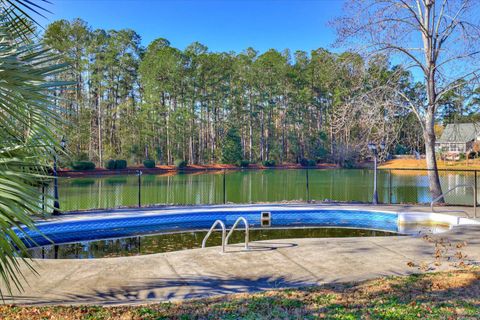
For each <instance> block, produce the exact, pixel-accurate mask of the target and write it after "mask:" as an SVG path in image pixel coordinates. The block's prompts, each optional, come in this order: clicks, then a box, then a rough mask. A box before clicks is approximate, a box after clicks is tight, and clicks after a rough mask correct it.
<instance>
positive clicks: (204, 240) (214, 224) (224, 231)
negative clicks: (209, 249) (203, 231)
mask: <svg viewBox="0 0 480 320" xmlns="http://www.w3.org/2000/svg"><path fill="white" fill-rule="evenodd" d="M217 225H220V227H221V228H222V253H224V252H225V236H226V234H227V228H226V227H225V223H223V221H222V220H215V222H214V223H213V224H212V226H211V227H210V230H208V233H207V235H206V236H205V238H203V241H202V248H205V246H206V244H207V239H208V237H210V235H211V234H212V232H213V230H215V227H216V226H217Z"/></svg>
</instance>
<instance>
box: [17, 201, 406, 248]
mask: <svg viewBox="0 0 480 320" xmlns="http://www.w3.org/2000/svg"><path fill="white" fill-rule="evenodd" d="M263 211H264V210H261V209H259V210H247V209H246V210H244V211H243V210H240V211H237V210H236V211H231V210H228V209H226V208H218V211H217V210H214V211H211V210H209V211H202V210H195V209H190V212H185V213H173V214H168V213H167V214H166V213H161V210H159V214H150V215H141V214H139V215H138V216H135V215H133V214H132V215H129V216H127V217H120V218H119V217H115V218H113V217H112V218H110V217H106V218H97V219H88V218H87V219H83V220H65V221H54V222H45V223H39V224H37V228H38V231H32V230H28V229H27V230H26V233H27V234H28V236H29V237H30V240H28V239H27V238H26V237H25V235H24V234H23V233H20V232H18V231H17V232H18V233H19V235H20V236H21V237H22V238H23V240H24V242H25V243H26V244H27V246H28V247H36V246H44V245H49V244H52V242H53V243H55V244H61V243H70V242H81V241H90V240H99V239H108V238H120V237H129V236H137V235H145V234H158V233H166V232H179V231H189V230H199V229H208V228H210V226H211V225H212V223H213V222H214V221H215V220H222V221H223V222H225V225H226V226H227V228H228V227H231V226H232V225H233V223H234V222H235V220H236V219H237V218H238V217H240V216H242V217H245V218H246V219H247V220H248V222H249V224H250V227H253V228H256V227H260V215H261V212H263ZM268 211H269V212H271V227H302V226H305V227H340V228H341V227H348V228H357V229H374V230H384V231H391V232H398V226H397V214H394V213H387V212H377V211H363V210H335V209H331V210H330V209H311V210H295V209H294V208H292V209H291V210H277V211H276V210H268ZM47 238H48V239H47Z"/></svg>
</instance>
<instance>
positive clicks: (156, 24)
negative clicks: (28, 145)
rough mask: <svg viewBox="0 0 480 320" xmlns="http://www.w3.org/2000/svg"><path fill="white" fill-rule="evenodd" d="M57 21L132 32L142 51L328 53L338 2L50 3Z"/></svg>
mask: <svg viewBox="0 0 480 320" xmlns="http://www.w3.org/2000/svg"><path fill="white" fill-rule="evenodd" d="M51 2H52V3H53V4H52V5H50V6H49V9H50V11H52V13H53V14H50V15H49V16H48V21H47V20H43V21H42V22H43V23H42V24H44V25H46V24H48V23H49V22H52V21H54V20H57V19H73V18H77V17H79V18H82V19H83V20H85V21H87V22H88V23H89V24H90V25H91V26H92V27H93V28H103V29H122V28H130V29H133V30H135V31H137V32H138V33H139V34H140V35H141V37H142V42H143V44H144V45H147V44H148V43H149V42H150V41H152V40H154V39H156V38H159V37H163V38H167V39H168V40H169V41H170V42H171V44H172V46H174V47H177V48H180V49H183V48H185V47H186V46H187V45H189V44H190V43H192V42H194V41H199V42H201V43H203V44H204V45H206V46H207V47H208V48H209V49H210V50H211V51H236V52H240V51H242V50H243V49H245V48H247V47H250V46H251V47H253V48H255V49H257V50H260V51H261V52H263V51H265V50H268V49H270V48H275V49H278V50H282V49H285V48H289V49H291V50H292V52H293V51H295V50H306V51H310V50H312V49H316V48H319V47H323V48H328V49H331V45H332V43H333V41H334V39H335V33H334V30H332V29H331V28H330V27H328V22H329V21H330V20H331V19H333V18H334V17H336V16H338V15H340V14H341V8H342V1H341V0H176V1H175V0H115V1H114V0H51Z"/></svg>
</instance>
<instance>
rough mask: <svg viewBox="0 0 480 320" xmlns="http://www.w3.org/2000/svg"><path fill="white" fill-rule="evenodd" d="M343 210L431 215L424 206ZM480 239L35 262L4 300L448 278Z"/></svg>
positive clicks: (306, 242) (267, 246) (479, 228)
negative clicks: (441, 273) (438, 273)
mask: <svg viewBox="0 0 480 320" xmlns="http://www.w3.org/2000/svg"><path fill="white" fill-rule="evenodd" d="M317 206H318V207H321V206H322V205H317ZM331 206H332V205H331V204H329V205H328V207H331ZM334 206H335V205H334ZM338 206H340V207H342V208H348V207H355V208H359V207H360V208H361V209H371V210H385V211H394V212H411V211H415V212H424V213H430V208H426V207H418V206H369V205H354V206H353V205H338ZM459 210H468V211H469V212H470V216H473V209H471V208H464V207H460V208H455V207H441V208H438V209H437V211H438V212H439V213H444V214H445V213H447V214H450V215H459V216H462V217H463V216H464V214H461V213H459V212H458V211H459ZM446 211H449V212H446ZM65 217H68V216H65ZM65 217H61V218H59V219H64V218H65ZM70 218H74V216H70V217H68V219H70ZM479 235H480V225H466V226H459V227H455V228H453V229H452V230H451V231H449V232H447V233H442V234H437V235H433V236H430V237H429V238H428V239H424V238H419V237H410V236H406V237H400V236H399V237H375V238H373V237H372V238H323V239H288V240H270V241H258V242H254V243H251V247H252V250H251V251H248V252H246V251H243V247H242V246H241V245H233V246H229V247H228V249H227V251H228V252H227V253H224V254H222V253H220V252H219V251H220V249H219V247H210V248H206V249H192V250H185V251H177V252H168V253H160V254H152V255H145V256H135V257H122V258H106V259H92V260H35V261H34V265H35V268H36V270H37V271H38V273H39V275H38V276H35V275H33V274H32V273H31V272H29V271H28V270H27V268H26V266H22V269H23V270H24V274H25V276H26V278H27V282H28V285H26V286H25V291H24V292H23V293H18V292H16V293H14V296H13V297H11V298H8V297H6V300H7V302H8V303H15V304H22V305H31V304H35V305H42V304H62V305H72V304H74V305H78V304H95V305H117V304H143V303H155V302H162V301H169V300H182V299H189V298H200V297H206V296H213V295H221V294H230V293H239V292H251V291H258V290H267V289H275V288H285V287H302V286H310V285H319V284H324V283H342V282H347V281H362V280H367V279H372V278H376V277H380V276H389V275H406V274H411V273H419V272H427V271H434V270H448V269H455V268H456V267H458V266H459V265H463V264H478V263H479V261H480V237H479ZM438 249H441V255H440V258H439V259H437V258H436V257H435V256H436V253H438Z"/></svg>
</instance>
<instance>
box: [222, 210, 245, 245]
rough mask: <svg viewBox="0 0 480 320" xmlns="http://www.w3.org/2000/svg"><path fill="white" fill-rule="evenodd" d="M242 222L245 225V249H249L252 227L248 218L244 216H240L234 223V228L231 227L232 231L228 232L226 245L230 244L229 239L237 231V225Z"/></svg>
mask: <svg viewBox="0 0 480 320" xmlns="http://www.w3.org/2000/svg"><path fill="white" fill-rule="evenodd" d="M240 222H243V224H244V225H245V250H249V249H250V247H249V246H248V243H249V235H250V227H249V225H248V220H247V219H245V218H244V217H239V218H238V219H237V220H236V221H235V223H234V224H233V226H232V229H230V232H228V234H227V237H226V238H225V246H228V239H229V238H230V236H231V235H232V233H233V231H235V229H236V228H237V225H238V224H239V223H240Z"/></svg>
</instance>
